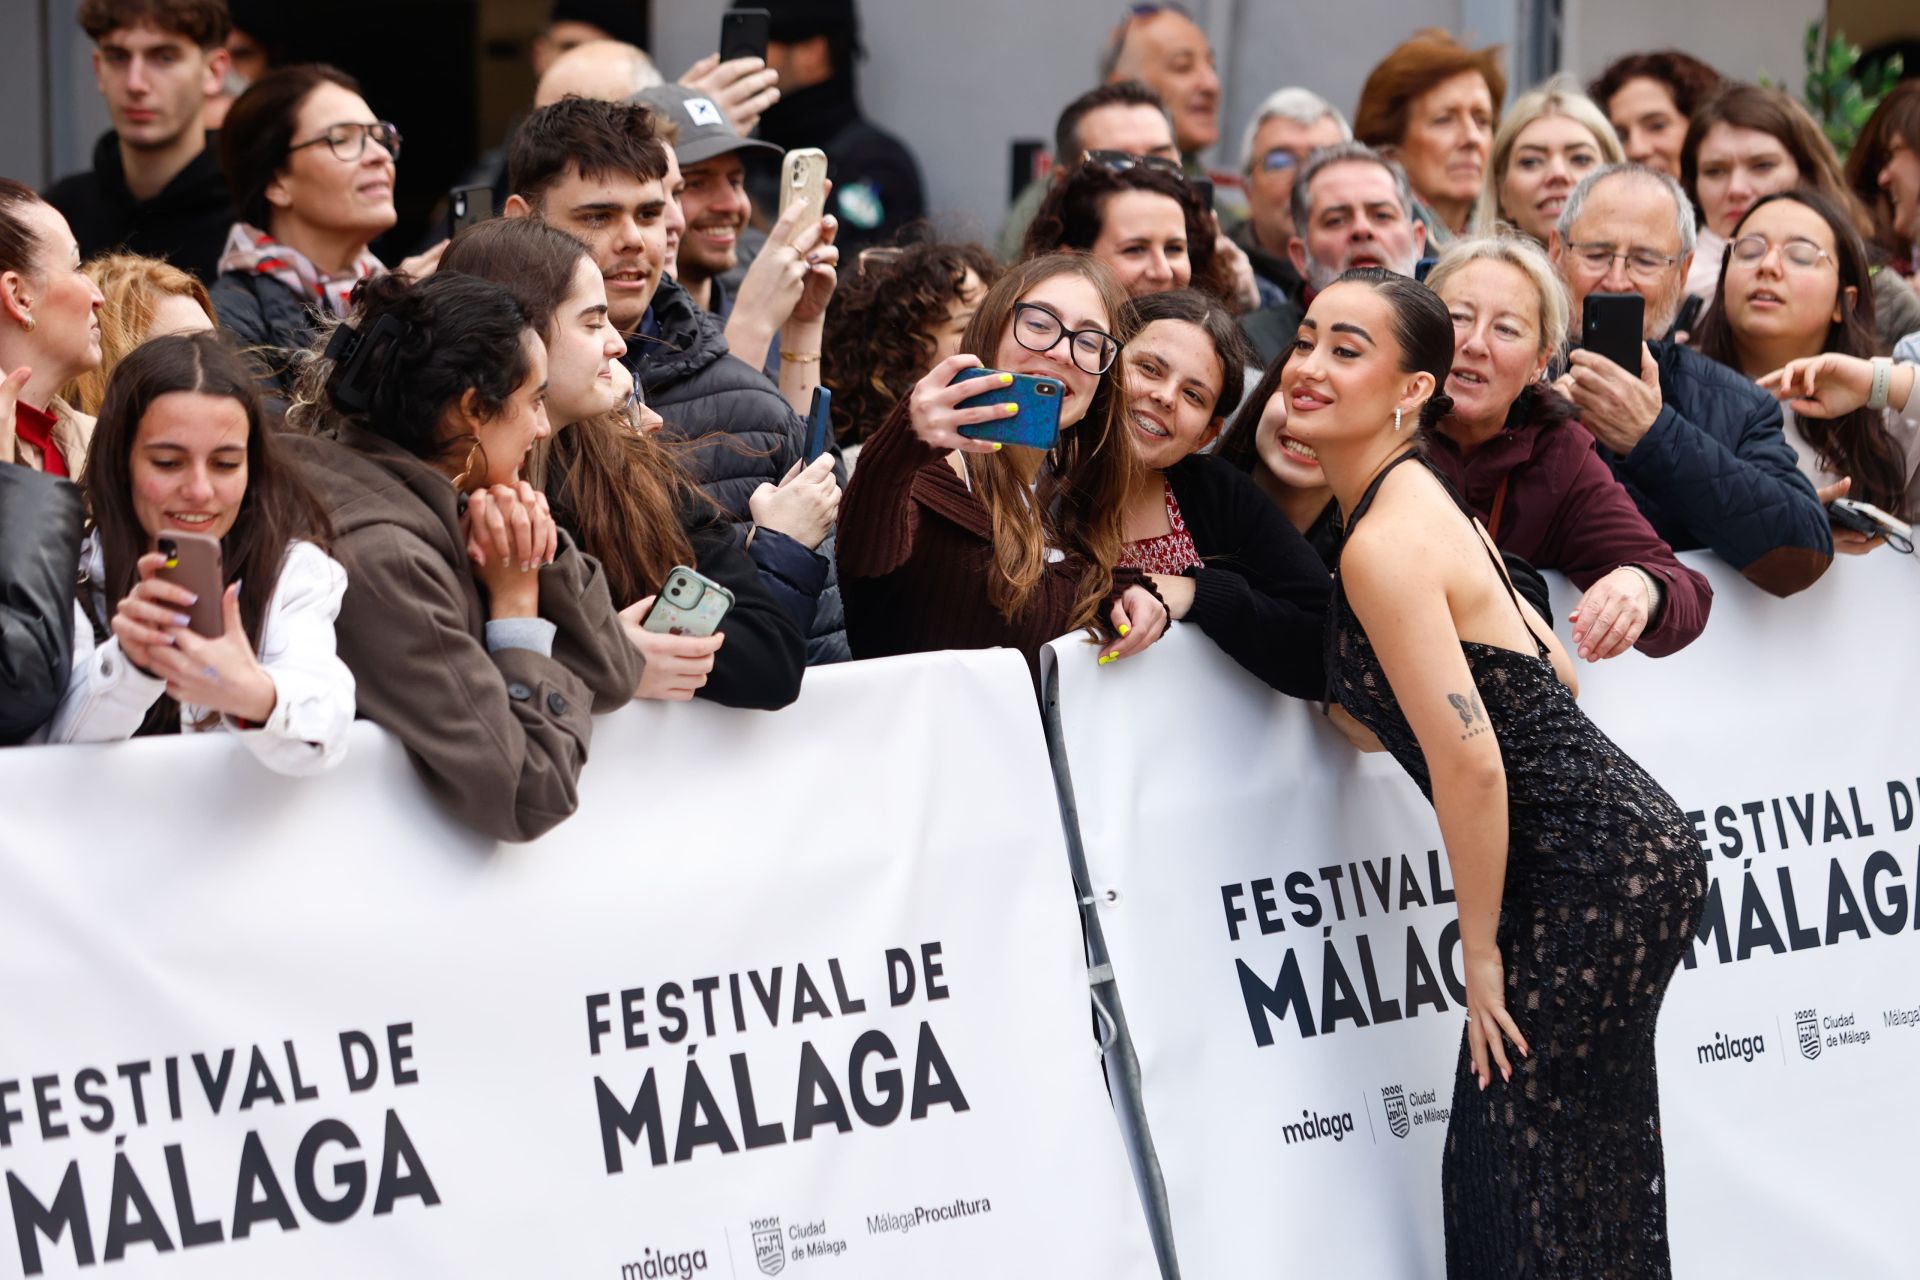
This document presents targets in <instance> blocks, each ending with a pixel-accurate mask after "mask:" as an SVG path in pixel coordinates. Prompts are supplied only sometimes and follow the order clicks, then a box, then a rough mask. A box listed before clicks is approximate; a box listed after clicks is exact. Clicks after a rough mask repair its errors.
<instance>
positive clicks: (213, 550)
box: [153, 533, 227, 640]
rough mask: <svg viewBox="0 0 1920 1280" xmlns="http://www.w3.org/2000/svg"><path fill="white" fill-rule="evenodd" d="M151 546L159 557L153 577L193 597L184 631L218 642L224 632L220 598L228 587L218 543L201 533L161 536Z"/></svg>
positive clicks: (187, 611)
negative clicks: (157, 568) (158, 564)
mask: <svg viewBox="0 0 1920 1280" xmlns="http://www.w3.org/2000/svg"><path fill="white" fill-rule="evenodd" d="M153 542H154V549H155V550H156V551H158V552H159V553H160V569H159V572H158V573H156V574H155V575H154V576H155V577H156V578H158V579H160V581H162V582H167V583H171V584H173V585H174V586H176V587H180V588H183V589H184V590H186V591H189V592H192V593H193V597H194V599H193V603H192V604H190V605H188V606H186V617H187V619H188V621H187V629H188V630H190V631H192V632H193V633H194V634H195V635H197V636H204V637H206V638H207V639H209V640H218V639H219V638H220V634H221V632H222V631H224V630H225V629H226V623H225V620H224V619H222V618H221V616H220V594H221V592H222V591H224V590H225V589H226V585H227V580H226V574H225V572H224V571H223V569H222V567H221V554H220V539H218V538H215V537H212V536H210V535H208V534H204V533H163V534H161V535H160V536H159V537H157V538H155V539H154V540H153Z"/></svg>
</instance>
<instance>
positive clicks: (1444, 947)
mask: <svg viewBox="0 0 1920 1280" xmlns="http://www.w3.org/2000/svg"><path fill="white" fill-rule="evenodd" d="M1687 559H1688V560H1689V562H1690V563H1692V564H1693V565H1694V566H1695V567H1696V568H1699V569H1700V570H1701V571H1703V572H1705V573H1706V574H1707V575H1708V576H1709V577H1710V578H1712V580H1713V585H1714V590H1715V598H1714V605H1713V616H1712V620H1711V622H1710V624H1709V625H1708V627H1707V630H1706V632H1705V634H1704V635H1703V636H1702V637H1701V638H1700V639H1699V640H1697V641H1695V642H1694V643H1693V644H1692V645H1691V646H1689V647H1688V648H1687V649H1685V650H1683V651H1682V652H1680V653H1679V654H1676V655H1674V656H1672V657H1668V658H1662V659H1659V660H1658V661H1652V660H1648V659H1646V658H1644V657H1642V656H1641V655H1639V654H1637V653H1630V654H1628V655H1626V656H1623V657H1620V658H1616V659H1613V660H1611V661H1609V662H1605V663H1601V664H1598V665H1594V664H1588V663H1579V668H1580V671H1579V675H1580V681H1581V699H1580V701H1581V705H1582V707H1583V708H1584V709H1585V710H1586V711H1587V713H1588V715H1590V716H1591V717H1592V718H1593V719H1594V720H1595V721H1596V722H1597V723H1598V724H1599V725H1600V726H1601V728H1602V729H1603V730H1605V731H1606V732H1607V733H1608V734H1609V735H1610V736H1612V737H1613V738H1614V739H1615V740H1616V741H1617V742H1619V743H1620V744H1621V745H1622V746H1623V747H1624V748H1625V749H1626V750H1627V752H1628V753H1629V754H1631V755H1632V756H1633V757H1635V758H1636V759H1637V760H1639V761H1640V762H1641V763H1642V764H1644V765H1645V766H1646V767H1647V768H1648V770H1649V771H1650V772H1651V773H1652V774H1653V776H1654V777H1655V778H1656V779H1658V780H1659V781H1660V782H1661V784H1662V785H1664V786H1665V787H1666V788H1667V789H1668V790H1669V791H1670V792H1671V793H1672V794H1673V796H1674V797H1675V799H1677V800H1678V801H1679V802H1680V805H1681V807H1682V808H1683V809H1686V810H1688V811H1689V813H1690V814H1691V815H1692V816H1693V818H1694V821H1695V824H1696V827H1697V829H1698V830H1699V833H1700V838H1701V843H1702V852H1703V857H1705V858H1706V859H1707V860H1708V861H1709V863H1710V876H1711V880H1710V884H1711V889H1710V894H1709V898H1708V901H1707V907H1706V916H1705V919H1704V921H1703V923H1702V926H1701V930H1700V933H1699V936H1698V937H1697V939H1696V941H1695V944H1694V947H1693V950H1692V960H1691V961H1690V963H1689V966H1688V967H1686V968H1683V969H1682V970H1681V971H1680V972H1679V973H1678V974H1677V975H1676V976H1675V979H1674V982H1673V984H1672V986H1671V987H1670V988H1669V991H1668V995H1667V999H1666V1003H1665V1005H1664V1006H1663V1010H1662V1013H1661V1020H1660V1038H1659V1062H1658V1069H1659V1072H1660V1089H1661V1112H1662V1123H1663V1129H1664V1138H1665V1148H1666V1161H1667V1170H1668V1182H1669V1195H1668V1213H1669V1224H1670V1229H1671V1237H1672V1243H1673V1257H1674V1267H1675V1273H1676V1274H1677V1275H1679V1276H1681V1277H1720V1276H1734V1275H1737V1276H1745V1277H1762V1276H1781V1277H1789V1276H1791V1277H1795V1278H1796V1280H1798V1278H1800V1277H1805V1276H1809V1275H1822V1276H1827V1275H1831V1276H1840V1275H1857V1276H1869V1275H1871V1276H1891V1275H1908V1274H1913V1272H1914V1270H1915V1263H1914V1261H1913V1258H1912V1255H1913V1246H1912V1243H1911V1242H1910V1241H1909V1240H1907V1239H1905V1237H1904V1235H1903V1233H1902V1232H1901V1231H1900V1230H1899V1229H1897V1228H1896V1227H1894V1226H1893V1225H1892V1224H1895V1223H1899V1222H1903V1221H1905V1220H1906V1214H1907V1212H1908V1211H1909V1204H1908V1202H1909V1201H1910V1200H1911V1196H1912V1190H1913V1187H1914V1185H1915V1183H1914V1174H1913V1169H1912V1158H1911V1157H1912V1152H1913V1151H1914V1150H1915V1149H1916V1147H1920V1119H1916V1117H1915V1115H1914V1112H1913V1108H1912V1107H1911V1106H1910V1105H1909V1103H1908V1097H1907V1094H1908V1090H1909V1089H1910V1088H1911V1082H1912V1080H1913V1079H1914V1078H1915V1075H1916V1071H1920V906H1917V904H1916V896H1917V895H1920V823H1916V819H1915V815H1916V807H1917V806H1920V743H1917V742H1916V736H1915V733H1914V717H1915V714H1916V710H1920V668H1916V666H1915V664H1914V662H1913V656H1912V644H1911V639H1912V637H1913V635H1914V634H1915V630H1916V623H1920V603H1917V602H1920V590H1917V589H1920V565H1916V564H1915V562H1914V561H1913V560H1912V559H1911V558H1909V557H1905V556H1899V555H1895V554H1893V553H1892V552H1888V551H1881V552H1876V553H1874V554H1873V555H1870V556H1867V557H1864V558H1854V557H1845V556H1843V557H1840V559H1839V562H1838V563H1836V564H1835V565H1834V566H1833V568H1832V569H1831V570H1830V571H1829V572H1828V574H1827V575H1826V576H1825V577H1824V578H1823V579H1822V580H1821V581H1820V582H1819V583H1818V584H1817V585H1816V586H1815V587H1814V588H1812V589H1811V590H1809V591H1806V592H1804V593H1802V594H1800V595H1798V596H1795V597H1793V598H1791V599H1788V600H1777V599H1774V598H1773V597H1771V596H1767V595H1764V594H1762V593H1761V592H1759V591H1758V590H1756V589H1754V588H1753V587H1751V586H1749V585H1748V584H1747V583H1745V582H1744V581H1743V580H1741V579H1740V578H1739V577H1738V575H1736V574H1734V573H1733V572H1731V571H1730V570H1728V569H1727V568H1726V567H1725V566H1724V565H1721V564H1719V563H1718V562H1717V561H1714V560H1712V559H1711V558H1709V557H1706V556H1689V557H1687ZM1577 598H1578V597H1577V594H1576V593H1575V592H1574V591H1573V589H1572V588H1571V587H1570V586H1569V585H1568V584H1567V583H1566V582H1565V581H1564V580H1559V579H1556V580H1555V581H1554V601H1555V604H1556V605H1557V606H1559V608H1560V612H1561V613H1563V614H1564V613H1565V611H1566V609H1568V608H1570V607H1571V605H1572V603H1573V601H1574V600H1575V599H1577ZM1175 631H1176V634H1174V635H1172V636H1170V637H1168V638H1167V639H1166V640H1164V641H1162V642H1161V643H1160V644H1159V645H1157V646H1156V647H1155V648H1154V649H1153V650H1151V651H1150V652H1148V653H1147V654H1145V655H1143V656H1141V657H1139V658H1135V659H1130V660H1129V661H1127V662H1123V663H1120V664H1118V665H1116V666H1109V667H1104V668H1099V667H1096V666H1095V664H1094V662H1093V660H1092V658H1091V657H1089V656H1088V652H1089V651H1088V650H1087V649H1086V648H1085V646H1083V645H1080V644H1079V643H1077V642H1076V641H1072V640H1067V641H1058V642H1056V643H1055V646H1054V655H1055V659H1056V665H1057V667H1058V679H1059V702H1060V708H1061V718H1062V726H1063V731H1064V738H1065V748H1066V754H1067V757H1068V759H1069V761H1070V764H1071V769H1072V782H1073V786H1074V791H1075V798H1076V801H1077V803H1078V808H1079V815H1080V829H1081V833H1082V837H1083V840H1084V844H1085V849H1086V854H1087V860H1088V865H1089V871H1090V876H1091V882H1092V884H1091V887H1092V890H1093V893H1094V897H1095V900H1096V902H1097V903H1098V911H1099V917H1100V922H1101V928H1102V931H1103V933H1104V936H1105V938H1106V942H1107V946H1108V950H1109V953H1110V956H1111V960H1112V964H1113V970H1114V976H1115V980H1116V983H1117V985H1118V988H1119V992H1120V996H1121V1000H1122V1002H1123V1004H1124V1006H1125V1010H1126V1015H1127V1020H1128V1023H1129V1026H1130V1029H1131V1032H1132V1038H1133V1042H1134V1046H1135V1048H1136V1050H1137V1052H1138V1056H1139V1059H1140V1070H1141V1076H1142V1093H1143V1098H1144V1105H1145V1111H1146V1119H1147V1122H1148V1124H1149V1125H1150V1127H1151V1134H1152V1140H1153V1143H1154V1146H1155V1149H1156V1150H1157V1153H1158V1157H1159V1162H1160V1166H1161V1169H1162V1171H1163V1173H1164V1177H1165V1183H1166V1190H1167V1198H1168V1202H1169V1207H1170V1215H1171V1219H1172V1228H1173V1239H1174V1243H1175V1246H1176V1249H1177V1251H1178V1256H1179V1261H1180V1267H1181V1274H1182V1275H1183V1276H1184V1277H1186V1280H1211V1278H1213V1277H1239V1276H1249V1275H1277V1274H1282V1273H1286V1274H1297V1275H1316V1274H1327V1275H1340V1276H1367V1277H1370V1278H1371V1277H1396V1276H1405V1277H1428V1276H1433V1275H1437V1274H1439V1272H1440V1271H1441V1270H1442V1267H1443V1264H1442V1257H1443V1253H1442V1243H1441V1241H1442V1236H1441V1222H1440V1154H1441V1149H1442V1142H1443V1135H1444V1133H1445V1128H1446V1119H1447V1110H1448V1107H1449V1105H1450V1102H1451V1098H1452V1091H1453V1073H1454V1064H1455V1060H1456V1056H1457V1054H1458V1052H1459V1044H1460V1036H1461V1031H1462V1008H1463V991H1462V987H1461V984H1460V979H1459V977H1458V973H1459V967H1458V965H1459V961H1458V930H1457V926H1456V924H1455V915H1454V907H1453V905H1452V900H1451V894H1452V890H1451V877H1450V875H1449V872H1448V867H1447V862H1446V856H1445V853H1444V851H1443V849H1442V846H1441V842H1440V838H1439V831H1438V827H1437V825H1436V824H1435V822H1434V819H1433V812H1432V809H1431V808H1430V807H1429V806H1428V805H1427V803H1426V801H1425V800H1424V799H1422V797H1421V796H1420V794H1419V792H1418V791H1417V790H1416V789H1415V787H1414V785H1413V783H1412V782H1411V781H1410V780H1409V779H1408V778H1407V777H1406V776H1405V775H1404V774H1403V773H1402V772H1401V770H1400V768H1399V766H1398V765H1396V764H1395V763H1394V762H1393V761H1392V760H1391V759H1390V758H1388V757H1386V756H1384V755H1374V756H1361V755H1359V754H1358V753H1356V752H1355V751H1353V750H1352V748H1350V747H1349V746H1348V745H1347V744H1346V742H1345V740H1344V739H1343V738H1341V737H1340V735H1339V734H1338V733H1337V732H1335V731H1334V730H1333V729H1332V727H1331V726H1329V725H1327V724H1325V723H1324V722H1322V721H1321V719H1320V717H1319V715H1318V708H1317V707H1312V706H1309V705H1307V704H1303V703H1299V702H1295V701H1292V700H1290V699H1287V698H1284V697H1282V696H1280V695H1277V694H1274V693H1272V692H1271V691H1270V690H1268V689H1267V688H1266V687H1265V686H1264V685H1262V684H1260V683H1259V682H1258V681H1256V680H1254V679H1253V678H1251V677H1249V676H1248V675H1246V673H1245V672H1243V671H1242V670H1241V669H1240V668H1239V667H1237V666H1236V665H1235V664H1234V663H1233V662H1232V661H1231V660H1229V659H1227V658H1226V657H1225V656H1224V655H1222V654H1221V653H1220V651H1219V650H1218V649H1217V648H1216V647H1215V646H1214V645H1213V644H1212V643H1211V642H1210V641H1208V640H1207V639H1206V637H1205V636H1204V635H1203V634H1201V633H1200V632H1198V631H1196V630H1194V629H1192V628H1175ZM1516 1016H1518V1015H1517V1014H1516ZM1520 1022H1521V1028H1522V1030H1523V1031H1524V1030H1525V1019H1524V1018H1523V1017H1522V1018H1521V1019H1520Z"/></svg>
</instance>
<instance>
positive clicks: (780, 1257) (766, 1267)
mask: <svg viewBox="0 0 1920 1280" xmlns="http://www.w3.org/2000/svg"><path fill="white" fill-rule="evenodd" d="M751 1225H752V1227H753V1260H754V1261H755V1262H756V1263H758V1264H759V1266H760V1274H761V1275H767V1276H777V1275H779V1274H780V1270H781V1268H782V1267H785V1266H786V1265H787V1249H786V1246H785V1245H783V1244H781V1243H780V1219H778V1218H755V1219H754V1220H753V1222H752V1224H751Z"/></svg>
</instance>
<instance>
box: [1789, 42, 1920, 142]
mask: <svg viewBox="0 0 1920 1280" xmlns="http://www.w3.org/2000/svg"><path fill="white" fill-rule="evenodd" d="M1806 49H1807V90H1806V95H1805V97H1806V103H1807V110H1809V111H1811V112H1812V113H1813V118H1814V119H1815V120H1818V121H1819V122H1820V127H1821V128H1822V129H1824V130H1825V131H1826V135H1827V141H1829V142H1831V143H1833V149H1834V150H1835V151H1837V152H1839V153H1840V158H1841V159H1843V160H1844V159H1846V156H1847V153H1848V152H1849V151H1851V150H1853V143H1854V139H1855V138H1857V137H1859V136H1860V129H1861V126H1863V125H1865V124H1866V122H1867V117H1869V116H1871V115H1872V114H1873V109H1874V108H1875V107H1877V106H1879V105H1880V99H1882V98H1884V97H1886V96H1887V94H1888V93H1889V92H1890V91H1891V90H1892V89H1893V86H1894V85H1895V84H1896V83H1898V82H1899V79H1900V72H1901V70H1902V67H1901V59H1900V55H1899V54H1897V53H1896V54H1894V55H1892V56H1891V57H1889V58H1888V59H1887V60H1886V61H1884V62H1882V63H1881V64H1880V65H1879V66H1877V67H1876V66H1871V65H1869V66H1864V67H1863V66H1861V65H1860V46H1859V45H1857V44H1848V43H1847V36H1846V33H1845V32H1844V31H1836V32H1834V33H1833V34H1832V35H1830V36H1828V37H1827V38H1826V39H1825V40H1822V39H1821V31H1820V23H1819V22H1818V21H1815V22H1812V23H1809V24H1808V25H1807V40H1806Z"/></svg>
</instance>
